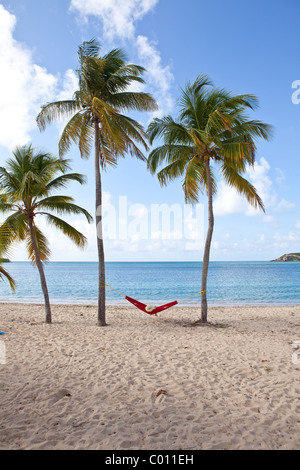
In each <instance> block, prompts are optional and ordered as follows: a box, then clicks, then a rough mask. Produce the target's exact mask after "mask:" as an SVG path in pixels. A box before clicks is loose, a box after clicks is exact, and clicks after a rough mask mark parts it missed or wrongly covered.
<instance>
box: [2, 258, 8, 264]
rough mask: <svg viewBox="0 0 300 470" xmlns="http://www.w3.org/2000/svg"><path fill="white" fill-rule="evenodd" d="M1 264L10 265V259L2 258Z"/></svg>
mask: <svg viewBox="0 0 300 470" xmlns="http://www.w3.org/2000/svg"><path fill="white" fill-rule="evenodd" d="M0 262H1V263H10V260H9V259H8V258H0Z"/></svg>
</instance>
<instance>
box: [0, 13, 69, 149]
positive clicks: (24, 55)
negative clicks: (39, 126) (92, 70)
mask: <svg viewBox="0 0 300 470" xmlns="http://www.w3.org/2000/svg"><path fill="white" fill-rule="evenodd" d="M15 26H16V17H15V15H13V14H11V13H10V12H9V11H7V10H6V9H5V8H4V7H3V5H0V70H1V73H0V102H1V113H0V128H1V133H0V145H2V146H4V147H7V148H9V149H10V150H11V149H13V148H14V147H15V146H16V145H23V144H26V143H27V142H28V141H29V140H30V132H31V131H32V130H34V129H35V128H36V121H35V119H36V116H37V114H38V112H39V110H40V106H41V105H42V104H45V103H46V102H48V101H54V100H56V99H58V97H59V98H60V99H62V98H63V97H64V96H65V94H66V93H65V92H67V93H69V91H70V90H71V88H73V91H74V75H75V74H74V72H73V71H70V70H68V71H67V72H66V75H65V76H64V77H63V80H62V82H63V87H64V90H65V92H64V90H61V89H59V79H58V76H54V75H53V74H51V73H49V72H48V71H47V69H46V68H45V67H41V66H40V65H38V64H36V63H35V62H34V58H33V54H32V51H31V50H30V49H29V48H27V47H26V46H25V45H24V44H23V43H20V42H18V41H16V40H15V39H14V30H15ZM69 96H70V95H68V97H69Z"/></svg>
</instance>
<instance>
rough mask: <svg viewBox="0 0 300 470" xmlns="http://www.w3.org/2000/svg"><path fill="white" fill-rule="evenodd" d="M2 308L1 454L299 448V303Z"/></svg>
mask: <svg viewBox="0 0 300 470" xmlns="http://www.w3.org/2000/svg"><path fill="white" fill-rule="evenodd" d="M52 315H53V323H52V324H51V325H47V324H46V323H45V318H44V317H45V314H44V307H43V304H19V303H18V304H10V303H5V304H0V330H2V331H4V332H5V335H3V336H1V342H3V343H4V344H5V348H6V363H5V364H0V397H1V409H2V410H1V427H0V449H2V450H4V449H10V450H13V449H22V450H31V449H32V450H39V449H41V450H42V449H44V450H48V449H49V450H58V449H62V450H64V449H66V450H71V449H78V450H101V449H102V450H133V449H134V450H143V449H147V450H175V449H176V450H178V449H181V450H191V449H193V450H197V449H207V450H214V449H228V450H230V449H231V450H240V449H266V450H273V449H274V450H275V449H276V450H277V449H281V450H285V449H289V450H300V432H299V431H300V407H299V397H300V385H299V372H300V363H299V364H294V363H293V361H292V354H293V352H294V350H293V348H292V346H291V343H292V342H293V341H295V340H300V306H295V305H292V306H265V307H260V306H241V307H238V306H235V307H227V306H222V307H214V306H210V307H209V310H208V321H209V322H212V323H213V324H215V325H216V326H218V327H217V328H209V327H207V328H203V327H192V326H191V323H192V322H193V321H195V320H198V319H199V316H200V308H199V307H195V306H189V307H179V306H176V309H175V308H171V309H169V310H166V311H164V312H163V313H161V314H158V317H152V316H150V315H147V314H145V313H143V312H141V311H139V310H138V309H136V308H134V307H133V306H130V304H129V306H125V305H121V306H108V307H107V322H108V324H109V327H108V328H101V327H99V326H97V325H96V321H97V318H96V317H97V308H96V306H94V305H89V306H88V305H65V304H63V305H52Z"/></svg>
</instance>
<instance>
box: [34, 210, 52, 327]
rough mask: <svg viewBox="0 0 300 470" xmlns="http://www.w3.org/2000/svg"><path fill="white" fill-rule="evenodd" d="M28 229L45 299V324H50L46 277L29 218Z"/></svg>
mask: <svg viewBox="0 0 300 470" xmlns="http://www.w3.org/2000/svg"><path fill="white" fill-rule="evenodd" d="M29 228H30V237H31V243H32V246H33V249H34V254H35V262H36V265H37V268H38V270H39V274H40V280H41V286H42V291H43V294H44V299H45V310H46V323H52V317H51V308H50V301H49V294H48V287H47V283H46V277H45V273H44V268H43V264H42V261H41V257H40V252H39V249H38V246H37V242H36V238H35V233H34V227H33V220H32V218H29Z"/></svg>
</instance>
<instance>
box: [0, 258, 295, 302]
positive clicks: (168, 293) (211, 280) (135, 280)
mask: <svg viewBox="0 0 300 470" xmlns="http://www.w3.org/2000/svg"><path fill="white" fill-rule="evenodd" d="M201 266H202V264H201V263H200V262H199V263H198V262H197V263H192V262H187V263H185V262H181V263H176V262H170V263H165V262H161V263H157V262H155V263H149V262H148V263H133V262H132V263H127V262H124V263H106V282H107V283H108V284H110V285H111V286H112V287H113V288H114V289H116V290H117V291H119V292H120V293H123V294H125V295H128V296H130V297H134V298H136V299H139V300H140V301H143V302H145V303H147V302H154V301H155V302H156V303H160V302H162V303H163V302H167V301H173V300H180V299H184V298H185V297H188V296H190V295H192V294H195V293H197V292H198V291H199V290H200V289H201ZM5 267H6V269H7V270H8V271H9V273H10V274H11V275H12V276H13V278H14V279H15V281H16V282H17V288H16V292H15V293H14V294H13V293H12V292H11V290H10V288H9V286H8V283H7V282H3V281H1V282H0V301H1V302H43V296H42V292H41V287H40V281H39V275H38V271H37V269H36V268H34V267H33V266H32V265H31V264H30V263H27V262H13V263H9V264H6V265H5ZM45 272H46V279H47V283H48V289H49V295H50V300H51V302H52V303H79V304H94V303H96V302H97V295H98V294H97V263H82V262H74V263H69V262H68V263H65V262H50V263H48V264H47V265H46V267H45ZM207 295H208V300H209V302H210V303H211V304H216V305H241V304H253V305H261V304H300V263H297V262H295V263H280V262H279V263H271V262H211V263H210V266H209V274H208V288H207ZM107 302H108V303H111V304H113V303H122V302H126V301H125V300H124V299H123V298H122V297H121V296H119V295H118V294H117V293H116V292H113V291H111V290H109V289H107ZM191 303H192V304H199V303H200V296H199V295H198V296H195V297H192V298H191V299H187V300H185V301H184V302H183V304H191Z"/></svg>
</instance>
